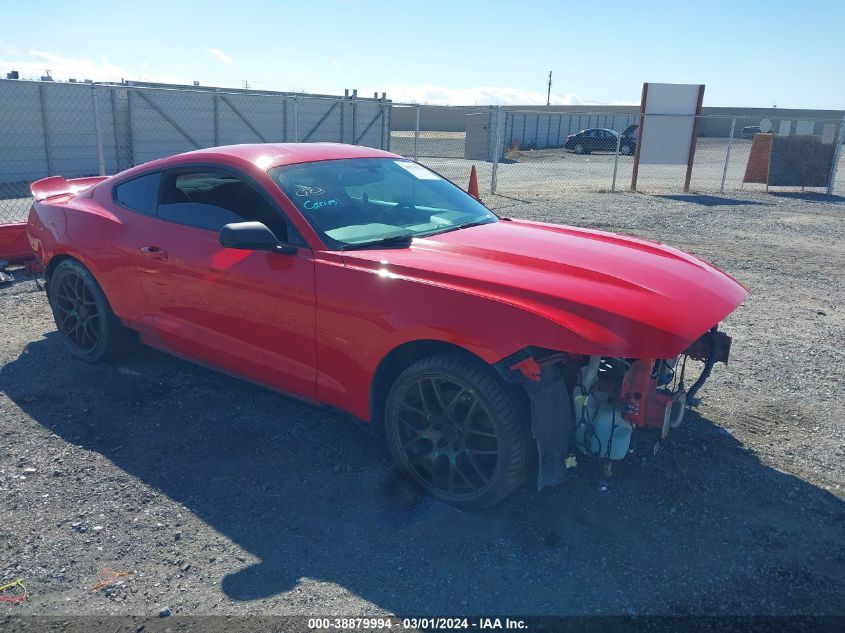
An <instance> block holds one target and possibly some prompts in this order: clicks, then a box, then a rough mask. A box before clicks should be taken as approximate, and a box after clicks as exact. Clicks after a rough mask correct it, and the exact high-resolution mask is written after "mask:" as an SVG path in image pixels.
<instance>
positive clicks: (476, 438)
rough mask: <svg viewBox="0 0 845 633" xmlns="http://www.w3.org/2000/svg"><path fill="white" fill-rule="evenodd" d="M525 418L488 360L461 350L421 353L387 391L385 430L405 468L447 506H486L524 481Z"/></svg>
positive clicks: (393, 450) (400, 464) (528, 456)
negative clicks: (449, 352)
mask: <svg viewBox="0 0 845 633" xmlns="http://www.w3.org/2000/svg"><path fill="white" fill-rule="evenodd" d="M527 427H528V425H527V416H526V415H525V413H524V410H523V408H522V407H521V406H520V405H519V404H518V402H517V401H516V399H515V398H514V397H513V396H512V394H511V393H510V392H509V391H508V389H507V387H506V385H504V384H503V383H502V382H501V379H500V378H499V377H498V376H497V375H496V374H495V372H494V371H493V370H492V369H491V368H490V367H489V366H488V365H486V364H484V363H483V362H481V361H478V360H476V359H474V358H471V357H467V356H463V355H460V354H440V355H436V356H430V357H428V358H424V359H422V360H420V361H418V362H416V363H414V364H413V365H411V366H410V367H408V368H407V369H405V371H403V372H402V373H401V374H400V375H399V377H398V378H397V379H396V381H395V382H394V383H393V386H392V387H391V389H390V393H389V394H388V396H387V406H386V408H385V432H386V437H387V442H388V445H389V446H390V452H391V453H392V455H393V458H394V459H395V460H396V462H397V464H399V466H400V468H401V469H402V470H403V471H404V472H405V474H406V475H407V476H408V477H409V478H410V479H411V480H412V481H414V482H415V483H416V484H417V485H419V486H420V487H421V488H422V489H423V490H425V491H426V492H427V493H428V494H430V495H431V496H433V497H435V498H437V499H440V500H442V501H445V502H447V503H450V504H452V505H457V506H462V507H471V508H481V507H490V506H493V505H495V504H497V503H499V502H500V501H502V500H503V499H504V498H505V497H507V496H508V495H509V494H511V493H512V492H513V491H514V490H516V488H518V487H519V485H520V484H521V483H522V482H523V481H524V480H525V476H526V474H527V470H528V468H527V466H528V463H529V459H530V451H529V446H530V444H529V436H528V428H527Z"/></svg>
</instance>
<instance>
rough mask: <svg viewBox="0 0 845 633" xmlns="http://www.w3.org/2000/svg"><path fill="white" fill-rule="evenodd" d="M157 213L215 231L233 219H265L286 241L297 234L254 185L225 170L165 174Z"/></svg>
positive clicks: (171, 220) (160, 215)
mask: <svg viewBox="0 0 845 633" xmlns="http://www.w3.org/2000/svg"><path fill="white" fill-rule="evenodd" d="M158 216H159V217H160V218H161V219H163V220H168V221H170V222H176V223H178V224H184V225H187V226H193V227H196V228H199V229H207V230H209V231H215V232H217V231H219V230H220V229H222V228H223V226H224V225H226V224H229V223H231V222H251V221H256V222H263V223H264V224H266V225H267V226H268V227H270V229H271V230H272V231H273V232H274V233H275V234H276V237H278V238H279V240H281V241H283V242H287V241H291V238H292V237H294V236H293V235H292V231H289V229H288V224H287V222H286V221H285V219H284V218H282V217H281V216H280V215H279V213H278V211H276V210H275V209H274V208H273V206H272V205H271V204H270V203H269V202H268V201H267V200H266V199H265V198H264V196H262V195H261V194H260V193H259V192H258V191H256V190H255V188H254V187H253V186H252V185H250V184H249V183H247V182H244V181H243V180H241V179H240V178H238V177H237V176H232V175H229V174H227V173H223V172H214V171H202V172H190V173H184V172H183V173H176V174H169V175H166V176H165V182H164V187H163V188H162V194H161V202H160V203H159V205H158ZM289 233H291V234H290V235H289ZM299 239H301V238H299Z"/></svg>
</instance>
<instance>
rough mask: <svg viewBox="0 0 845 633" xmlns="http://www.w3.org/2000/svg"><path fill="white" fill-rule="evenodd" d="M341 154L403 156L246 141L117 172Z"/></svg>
mask: <svg viewBox="0 0 845 633" xmlns="http://www.w3.org/2000/svg"><path fill="white" fill-rule="evenodd" d="M342 158H394V159H396V158H402V157H401V156H399V155H398V154H392V153H390V152H385V151H383V150H380V149H374V148H372V147H363V146H361V145H347V144H345V143H251V144H243V145H220V146H217V147H206V148H203V149H196V150H192V151H190V152H184V153H182V154H176V155H175V156H167V157H165V158H159V159H156V160H153V161H150V162H148V163H143V164H141V165H138V166H136V167H132V168H130V169H127V170H126V171H124V172H121V173H120V174H117V175H118V176H124V175H127V174H130V173H132V174H134V173H135V172H141V171H147V170H149V169H166V168H167V167H171V166H177V165H180V164H184V163H190V162H194V161H196V162H213V163H220V164H221V165H230V166H243V165H244V164H245V163H251V164H253V165H257V166H258V167H259V168H260V169H261V170H263V171H266V170H268V169H271V168H273V167H280V166H282V165H293V164H296V163H311V162H316V161H322V160H335V159H342Z"/></svg>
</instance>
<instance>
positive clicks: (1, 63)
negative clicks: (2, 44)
mask: <svg viewBox="0 0 845 633" xmlns="http://www.w3.org/2000/svg"><path fill="white" fill-rule="evenodd" d="M10 70H17V71H18V72H19V73H20V76H21V79H39V78H40V77H41V76H42V75H44V74H46V72H47V71H48V70H49V71H50V74H51V75H52V77H53V79H55V80H57V81H67V80H68V79H77V80H80V81H81V80H83V79H93V80H94V81H114V82H119V81H120V80H122V79H127V80H135V81H151V82H159V83H173V84H188V85H190V84H191V81H192V79H191V77H189V76H182V75H175V74H170V73H152V72H149V64H147V63H143V64H141V68H140V70H139V69H130V68H126V67H125V66H120V65H118V64H113V63H112V62H110V61H109V60H108V59H107V58H106V57H105V56H102V57H100V58H97V59H95V58H90V57H66V56H64V55H60V54H58V53H53V52H49V51H41V50H36V49H32V50H30V51H29V52H28V54H17V55H15V56H8V57H6V58H2V59H0V73H2V76H5V73H7V72H9V71H10Z"/></svg>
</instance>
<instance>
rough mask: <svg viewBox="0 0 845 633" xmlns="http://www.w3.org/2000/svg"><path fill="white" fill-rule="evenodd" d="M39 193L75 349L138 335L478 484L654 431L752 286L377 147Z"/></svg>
mask: <svg viewBox="0 0 845 633" xmlns="http://www.w3.org/2000/svg"><path fill="white" fill-rule="evenodd" d="M32 193H33V195H34V196H35V198H36V202H35V204H34V205H33V207H32V210H31V213H30V217H29V225H28V235H29V240H30V243H31V245H32V248H33V250H34V251H35V253H36V254H37V256H38V257H39V258H40V260H41V261H42V262H43V264H44V265H45V270H46V277H47V282H48V283H47V288H48V296H49V300H50V305H51V307H52V311H53V314H54V316H55V320H56V324H57V326H58V329H59V331H60V332H61V334H62V336H63V338H64V341H65V343H66V346H67V348H68V350H69V351H70V353H71V354H73V355H74V356H76V357H78V358H81V359H83V360H85V361H92V362H93V361H100V360H104V359H108V358H114V357H116V356H117V355H119V354H121V353H123V352H125V351H126V350H127V349H128V348H129V347H130V346H131V344H132V343H134V342H135V341H137V340H139V339H140V341H141V342H143V343H146V344H147V345H151V346H153V347H156V348H159V349H162V350H166V351H168V352H170V353H173V354H176V355H178V356H182V357H184V358H188V359H190V360H193V361H196V362H199V363H202V364H206V365H210V366H213V367H216V368H219V369H222V370H224V371H227V372H230V373H233V374H236V375H239V376H242V377H245V378H247V379H249V380H252V381H256V382H259V383H262V384H264V385H267V386H270V387H272V388H274V389H277V390H279V391H282V392H284V393H287V394H290V395H293V396H296V397H298V398H302V399H305V400H308V401H310V402H313V403H315V404H320V405H323V406H327V407H332V408H335V409H340V410H343V411H346V412H348V413H351V414H352V415H353V416H356V417H357V418H360V419H362V420H364V421H367V422H369V423H371V424H372V425H373V427H374V428H376V429H378V430H380V431H382V432H383V433H384V435H385V437H386V440H387V442H388V444H389V446H390V449H391V452H392V454H393V455H394V457H395V459H396V461H397V462H398V464H399V465H400V466H401V468H402V469H403V470H404V471H405V472H406V473H407V475H408V476H409V477H410V478H411V479H412V480H414V481H415V482H416V483H417V484H418V485H420V486H421V487H423V488H424V489H425V490H427V491H428V492H429V493H430V494H432V495H434V496H436V497H438V498H440V499H443V500H445V501H448V502H450V503H454V504H461V505H469V506H487V505H491V504H494V503H496V502H498V501H500V500H501V499H503V498H504V497H505V496H507V495H508V494H509V493H511V492H512V491H513V490H514V489H515V488H516V487H517V486H518V485H520V483H521V482H522V481H523V480H524V479H525V478H526V477H527V476H529V475H530V476H532V477H536V481H537V485H538V486H539V487H542V486H546V485H552V484H555V483H557V482H558V481H560V480H561V479H562V478H563V477H564V476H565V472H566V466H567V464H571V463H572V459H571V457H572V456H573V455H574V454H575V453H581V454H586V455H591V456H595V457H596V458H599V459H601V460H604V463H605V464H606V465H609V464H611V463H612V460H619V459H622V458H624V457H626V456H627V455H628V454H630V453H631V452H632V451H633V450H634V448H635V447H636V446H639V445H640V442H638V441H634V440H635V439H638V438H644V437H645V438H649V437H650V438H652V439H651V440H649V442H647V445H649V446H650V447H652V448H653V447H654V446H655V445H657V443H659V441H660V440H661V439H662V438H664V437H665V436H666V435H667V433H668V432H669V430H670V429H671V428H673V427H675V426H677V425H678V424H679V423H680V422H681V420H682V419H683V417H684V411H685V410H686V407H687V406H688V405H690V404H695V402H696V401H697V399H696V398H695V393H696V392H697V391H698V389H699V387H700V386H701V384H702V383H703V382H704V380H705V379H706V378H707V376H708V375H709V373H710V370H711V369H712V367H713V365H714V364H715V363H716V362H719V361H721V362H726V361H727V358H728V352H729V348H730V338H729V337H727V336H726V335H725V334H724V333H722V332H720V331H718V330H717V327H716V326H717V324H718V323H719V321H720V320H721V319H722V318H724V317H725V316H726V315H727V314H729V313H730V312H731V311H733V310H734V309H735V308H736V307H737V306H738V305H739V304H740V302H742V300H743V299H744V297H745V296H746V294H747V291H746V289H745V288H744V287H743V286H742V285H741V284H739V283H738V282H736V281H735V280H734V279H732V278H731V277H729V276H728V275H726V274H725V273H723V272H721V271H719V270H717V269H716V268H714V267H713V266H710V265H708V264H706V263H704V262H702V261H700V260H698V259H696V258H694V257H691V256H690V255H687V254H685V253H682V252H680V251H678V250H675V249H673V248H670V247H668V246H664V245H662V244H658V243H655V242H652V241H648V240H643V239H637V238H633V237H628V236H622V235H615V234H612V233H606V232H602V231H592V230H586V229H580V228H574V227H569V226H558V225H554V224H543V223H538V222H528V221H524V220H516V219H510V218H500V217H497V216H496V215H495V214H493V213H492V212H490V211H489V210H488V209H487V208H486V207H484V206H483V205H482V204H481V203H480V202H479V201H478V200H476V199H475V198H474V197H472V196H470V195H469V194H467V193H465V192H464V191H462V190H461V189H460V188H458V187H457V186H455V185H453V184H452V183H450V182H449V181H447V180H445V179H443V178H441V177H440V176H439V175H437V174H435V173H434V172H432V171H429V170H428V169H426V168H425V167H423V166H421V165H419V164H417V163H414V162H412V161H409V160H406V159H404V158H402V157H400V156H396V155H394V154H390V153H388V152H383V151H380V150H374V149H369V148H364V147H355V146H349V145H338V144H319V143H314V144H266V145H238V146H230V147H213V148H209V149H203V150H198V151H194V152H188V153H186V154H180V155H178V156H172V157H170V158H164V159H161V160H156V161H153V162H150V163H146V164H143V165H139V166H137V167H134V168H132V169H129V170H127V171H125V172H123V173H120V174H117V175H115V176H110V177H107V178H80V179H75V180H65V179H64V178H61V177H51V178H47V179H44V180H41V181H38V182H36V183H34V184H33V185H32ZM688 358H691V359H695V360H697V361H699V363H698V364H697V366H699V367H703V370H702V371H701V376H700V377H699V378H698V380H696V381H695V383H694V384H692V385H690V386H689V388H686V387H685V386H684V376H683V367H684V366H685V363H686V360H687V359H688ZM702 362H703V365H701V363H702Z"/></svg>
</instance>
